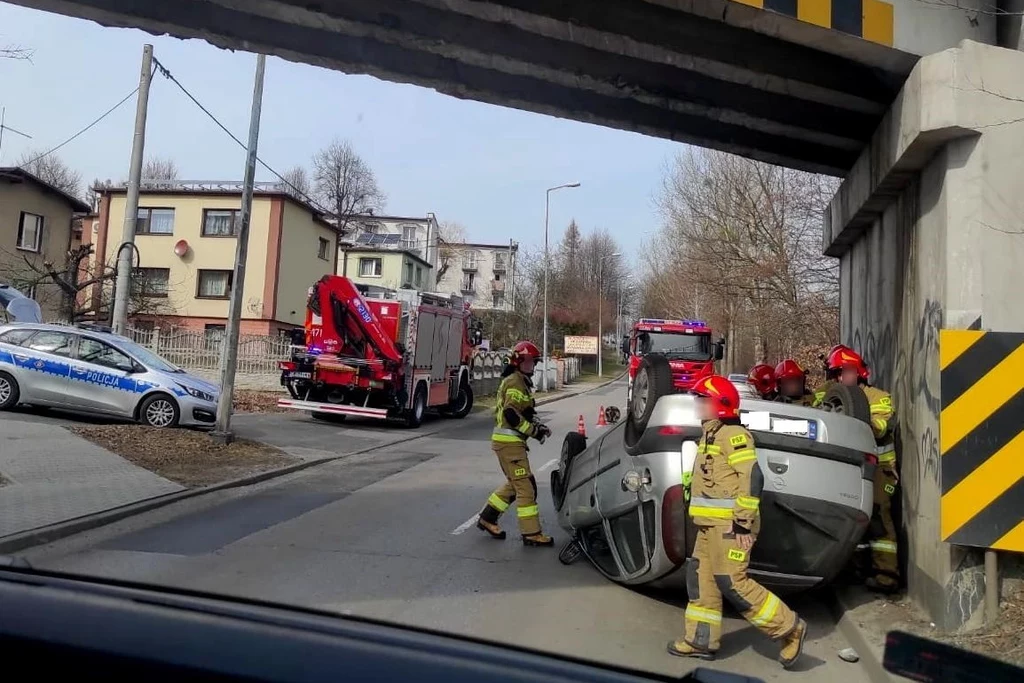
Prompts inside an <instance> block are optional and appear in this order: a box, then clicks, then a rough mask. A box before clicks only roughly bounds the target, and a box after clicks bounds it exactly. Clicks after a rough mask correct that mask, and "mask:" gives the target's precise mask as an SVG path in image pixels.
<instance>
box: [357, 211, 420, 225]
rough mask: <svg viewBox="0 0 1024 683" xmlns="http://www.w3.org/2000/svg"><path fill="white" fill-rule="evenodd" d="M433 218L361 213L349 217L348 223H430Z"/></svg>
mask: <svg viewBox="0 0 1024 683" xmlns="http://www.w3.org/2000/svg"><path fill="white" fill-rule="evenodd" d="M432 218H433V217H432V216H419V217H414V216H378V215H377V214H373V213H360V214H353V215H351V216H348V221H349V222H352V221H408V222H410V223H429V222H430V221H431V220H432ZM434 220H436V219H434Z"/></svg>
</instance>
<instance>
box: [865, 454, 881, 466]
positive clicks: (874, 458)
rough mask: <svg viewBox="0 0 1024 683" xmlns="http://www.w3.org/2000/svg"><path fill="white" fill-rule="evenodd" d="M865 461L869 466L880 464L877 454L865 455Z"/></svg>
mask: <svg viewBox="0 0 1024 683" xmlns="http://www.w3.org/2000/svg"><path fill="white" fill-rule="evenodd" d="M864 459H865V460H867V462H868V464H869V465H877V464H878V455H876V454H875V453H865V454H864Z"/></svg>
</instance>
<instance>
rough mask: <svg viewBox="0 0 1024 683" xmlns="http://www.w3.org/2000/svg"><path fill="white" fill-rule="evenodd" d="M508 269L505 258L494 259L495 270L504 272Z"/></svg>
mask: <svg viewBox="0 0 1024 683" xmlns="http://www.w3.org/2000/svg"><path fill="white" fill-rule="evenodd" d="M506 270H507V269H506V268H505V259H503V258H501V259H499V258H496V259H494V272H495V273H504V272H505V271H506Z"/></svg>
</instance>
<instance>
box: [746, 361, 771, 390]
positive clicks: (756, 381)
mask: <svg viewBox="0 0 1024 683" xmlns="http://www.w3.org/2000/svg"><path fill="white" fill-rule="evenodd" d="M776 382H777V380H776V377H775V368H773V367H772V366H770V365H768V364H767V363H758V364H757V365H755V366H754V367H752V368H750V372H749V373H748V374H747V384H750V385H753V387H754V390H755V391H757V393H759V394H761V395H762V396H764V395H766V394H770V393H772V392H773V391H775V387H776Z"/></svg>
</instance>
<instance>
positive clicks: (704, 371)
mask: <svg viewBox="0 0 1024 683" xmlns="http://www.w3.org/2000/svg"><path fill="white" fill-rule="evenodd" d="M724 352H725V341H724V340H719V341H712V340H711V328H710V327H708V325H707V323H705V322H704V321H703V320H663V319H661V318H641V319H640V320H638V321H637V322H636V324H634V325H633V330H632V332H631V333H630V336H629V385H628V386H629V388H628V389H627V393H628V396H629V398H630V399H632V396H633V377H634V376H635V375H636V370H637V368H638V367H640V359H641V358H643V357H644V356H645V355H647V354H648V353H660V354H662V355H664V356H666V357H667V358H668V362H669V365H671V366H672V379H673V383H674V384H675V387H676V389H677V390H678V391H687V390H688V389H691V388H693V385H694V384H696V383H697V380H699V379H701V378H702V377H707V376H708V375H711V374H714V372H715V361H716V360H721V359H722V357H723V356H724V355H725V354H724Z"/></svg>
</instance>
